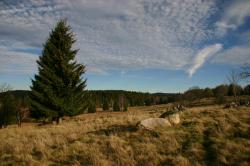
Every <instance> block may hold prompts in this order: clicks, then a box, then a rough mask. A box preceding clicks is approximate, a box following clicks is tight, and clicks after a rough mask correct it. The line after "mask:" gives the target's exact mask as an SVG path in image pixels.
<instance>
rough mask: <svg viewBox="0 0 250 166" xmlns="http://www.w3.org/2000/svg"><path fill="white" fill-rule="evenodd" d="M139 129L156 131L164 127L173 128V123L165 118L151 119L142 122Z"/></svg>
mask: <svg viewBox="0 0 250 166" xmlns="http://www.w3.org/2000/svg"><path fill="white" fill-rule="evenodd" d="M138 126H139V128H144V129H148V130H154V129H157V128H164V127H169V126H171V123H170V122H169V121H168V120H167V119H164V118H149V119H145V120H142V121H141V122H140V123H139V124H138Z"/></svg>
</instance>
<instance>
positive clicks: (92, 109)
mask: <svg viewBox="0 0 250 166" xmlns="http://www.w3.org/2000/svg"><path fill="white" fill-rule="evenodd" d="M95 112H96V105H95V103H94V102H90V103H89V105H88V113H95Z"/></svg>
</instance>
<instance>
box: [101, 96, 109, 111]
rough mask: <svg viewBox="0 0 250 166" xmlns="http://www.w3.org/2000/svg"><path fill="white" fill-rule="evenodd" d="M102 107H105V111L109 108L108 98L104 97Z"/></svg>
mask: <svg viewBox="0 0 250 166" xmlns="http://www.w3.org/2000/svg"><path fill="white" fill-rule="evenodd" d="M102 109H103V111H107V110H109V103H108V100H107V99H106V98H104V101H103V105H102Z"/></svg>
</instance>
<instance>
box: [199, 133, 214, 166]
mask: <svg viewBox="0 0 250 166" xmlns="http://www.w3.org/2000/svg"><path fill="white" fill-rule="evenodd" d="M211 131H212V129H207V130H205V131H204V133H203V134H204V135H203V143H202V145H203V148H204V149H205V152H206V153H205V158H204V159H205V163H206V165H208V166H210V165H218V164H217V162H216V161H217V153H216V150H215V149H214V148H213V145H214V144H215V142H214V141H213V140H212V139H211V137H210V134H211Z"/></svg>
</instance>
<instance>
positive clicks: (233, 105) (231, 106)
mask: <svg viewBox="0 0 250 166" xmlns="http://www.w3.org/2000/svg"><path fill="white" fill-rule="evenodd" d="M238 106H239V105H238V104H237V103H235V102H231V103H229V104H226V105H225V107H224V108H237V107H238Z"/></svg>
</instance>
